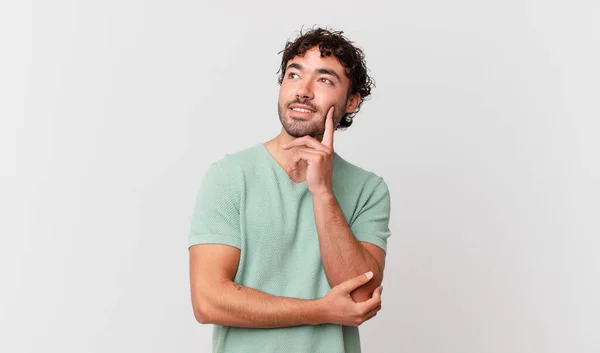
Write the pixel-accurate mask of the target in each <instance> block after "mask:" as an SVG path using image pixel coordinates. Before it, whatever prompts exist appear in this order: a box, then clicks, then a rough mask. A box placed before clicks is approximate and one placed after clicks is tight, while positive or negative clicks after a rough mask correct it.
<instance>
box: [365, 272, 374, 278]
mask: <svg viewBox="0 0 600 353" xmlns="http://www.w3.org/2000/svg"><path fill="white" fill-rule="evenodd" d="M365 276H367V278H371V277H373V272H371V271H369V272H367V273H365Z"/></svg>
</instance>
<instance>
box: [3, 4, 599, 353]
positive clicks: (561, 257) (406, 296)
mask: <svg viewBox="0 0 600 353" xmlns="http://www.w3.org/2000/svg"><path fill="white" fill-rule="evenodd" d="M599 23H600V5H598V2H597V1H577V0H572V1H547V0H546V1H541V0H539V1H531V0H529V1H523V0H518V1H517V0H510V1H475V0H470V1H469V0H459V1H443V0H437V1H415V0H409V1H401V2H396V3H394V4H392V3H391V2H390V3H387V2H383V1H368V2H358V1H356V2H350V1H305V2H281V1H251V2H244V3H242V2H239V3H237V4H234V3H227V2H211V3H208V2H202V1H167V0H155V1H141V0H138V1H134V0H119V1H93V2H92V1H75V0H72V1H66V0H60V1H21V0H19V1H17V0H13V1H6V2H2V5H0V39H1V41H0V51H1V55H0V117H1V125H0V157H1V163H0V172H1V174H0V175H1V178H2V179H1V183H0V192H1V194H0V217H1V222H0V235H1V237H0V285H1V291H0V351H1V352H7V353H9V352H32V353H33V352H77V353H79V352H110V353H118V352H145V353H149V352H209V351H210V345H211V343H210V342H211V327H210V326H202V325H200V324H198V323H196V322H195V320H194V316H193V313H192V308H191V302H190V296H189V282H188V281H189V279H188V250H187V234H188V231H189V221H190V217H191V212H192V207H193V203H194V198H195V194H196V192H197V189H198V187H199V183H200V178H201V177H202V175H203V173H204V171H205V169H206V168H207V167H208V165H209V164H210V162H212V161H214V160H216V159H219V158H221V157H222V156H223V155H224V154H225V153H232V152H235V151H239V150H241V149H244V148H247V147H249V146H251V145H252V144H254V143H257V142H259V141H263V142H264V141H266V140H268V139H270V138H272V137H273V136H275V135H276V134H277V133H278V132H279V129H280V123H279V121H278V117H277V110H276V103H277V93H278V85H277V75H276V72H277V70H278V67H279V64H280V59H281V56H280V54H278V52H279V51H280V50H281V49H283V46H284V44H285V41H286V40H288V39H292V38H294V37H295V36H296V34H297V31H298V30H299V29H300V28H301V26H302V25H304V26H305V27H306V26H308V27H310V26H312V25H314V24H318V25H329V26H331V27H333V28H334V29H341V30H344V31H345V33H346V35H347V36H348V37H350V39H352V40H354V41H355V42H356V43H357V44H358V45H359V46H360V47H362V48H363V49H364V50H365V53H366V55H367V64H368V66H369V68H370V70H371V72H370V74H371V75H372V76H373V77H374V78H375V80H376V83H377V87H376V88H375V89H374V90H373V96H372V99H371V100H370V101H367V102H365V104H364V105H363V109H362V111H361V112H360V113H359V114H358V115H357V117H356V119H355V123H354V125H353V126H352V127H350V128H349V129H348V130H347V131H345V132H339V133H336V145H335V148H336V150H337V152H338V153H339V154H340V155H342V156H343V157H345V158H346V159H348V160H349V161H351V162H353V163H355V164H357V165H359V166H361V167H363V168H365V169H368V170H371V171H374V172H375V173H377V174H378V175H381V176H383V177H384V178H385V180H386V181H387V182H388V185H389V187H390V190H391V192H392V220H391V228H392V232H393V235H392V237H391V238H390V239H389V251H388V259H387V268H386V278H385V281H384V287H385V290H384V293H383V294H384V295H383V299H384V305H383V306H384V308H383V311H382V312H381V313H380V315H378V316H377V317H376V318H375V319H374V320H373V321H370V322H368V323H366V324H365V325H364V326H363V328H362V329H361V331H362V342H363V351H364V352H366V353H379V352H384V353H385V352H410V353H425V352H427V353H429V352H432V353H433V352H435V353H437V352H445V353H449V352H456V353H495V352H498V353H501V352H502V353H504V352H540V353H554V352H557V353H558V352H560V353H592V352H594V353H597V352H598V351H600V334H599V333H598V329H599V327H600V319H599V318H600V304H599V301H598V298H600V283H599V281H600V266H599V262H600V261H599V260H598V250H599V246H600V241H599V237H600V221H599V216H600V163H599V162H600V156H599V151H600V142H599V139H598V135H599V134H600V123H599V122H598V121H599V119H600V109H599V97H600V70H599V68H598V63H600V49H599V48H600V26H599Z"/></svg>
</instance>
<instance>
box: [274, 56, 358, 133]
mask: <svg viewBox="0 0 600 353" xmlns="http://www.w3.org/2000/svg"><path fill="white" fill-rule="evenodd" d="M349 86H350V80H349V78H348V77H347V76H346V73H345V70H344V67H343V66H342V64H341V63H340V62H339V61H338V59H337V58H335V57H333V56H328V57H323V58H322V57H321V53H320V51H319V48H317V47H313V48H312V49H310V50H308V51H307V52H306V53H305V54H304V56H303V57H300V56H296V57H295V58H293V59H291V60H289V61H288V63H287V68H286V72H285V76H284V77H283V81H282V83H281V88H280V89H279V103H278V106H279V120H281V124H282V125H283V128H284V129H285V131H286V132H287V133H288V135H290V136H292V137H302V136H305V135H310V136H312V137H315V138H319V139H320V138H321V137H322V135H323V133H324V132H325V119H326V117H327V111H328V110H329V108H330V107H332V106H334V107H335V112H334V115H333V126H337V124H338V123H339V121H340V120H341V118H342V117H343V116H344V114H345V113H346V112H352V111H354V109H356V106H357V105H358V102H359V97H360V95H359V94H356V95H354V96H351V97H347V93H348V88H349Z"/></svg>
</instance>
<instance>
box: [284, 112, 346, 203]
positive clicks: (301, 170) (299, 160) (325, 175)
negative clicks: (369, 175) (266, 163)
mask: <svg viewBox="0 0 600 353" xmlns="http://www.w3.org/2000/svg"><path fill="white" fill-rule="evenodd" d="M333 112H334V107H331V108H329V110H328V111H327V117H326V118H325V133H324V134H323V140H322V141H321V142H319V141H318V140H317V139H315V138H314V137H312V136H303V137H300V138H297V139H295V140H293V141H292V142H290V143H288V144H285V145H283V146H282V148H283V149H284V150H289V149H291V148H294V147H302V148H298V150H297V151H296V154H295V155H294V158H293V159H292V162H291V163H290V165H289V166H288V168H287V173H288V175H289V176H290V178H291V179H292V180H293V181H294V182H296V183H300V182H302V181H304V180H306V182H307V183H308V190H309V191H310V192H311V194H312V195H313V196H328V195H331V194H333V191H332V187H331V177H332V172H333V157H334V151H333V132H334V127H333Z"/></svg>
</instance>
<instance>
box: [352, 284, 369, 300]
mask: <svg viewBox="0 0 600 353" xmlns="http://www.w3.org/2000/svg"><path fill="white" fill-rule="evenodd" d="M373 292H375V288H371V287H366V286H362V287H359V288H357V289H355V290H354V291H352V293H350V297H352V300H353V301H354V302H355V303H362V302H366V301H367V300H369V299H371V298H372V297H373Z"/></svg>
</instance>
